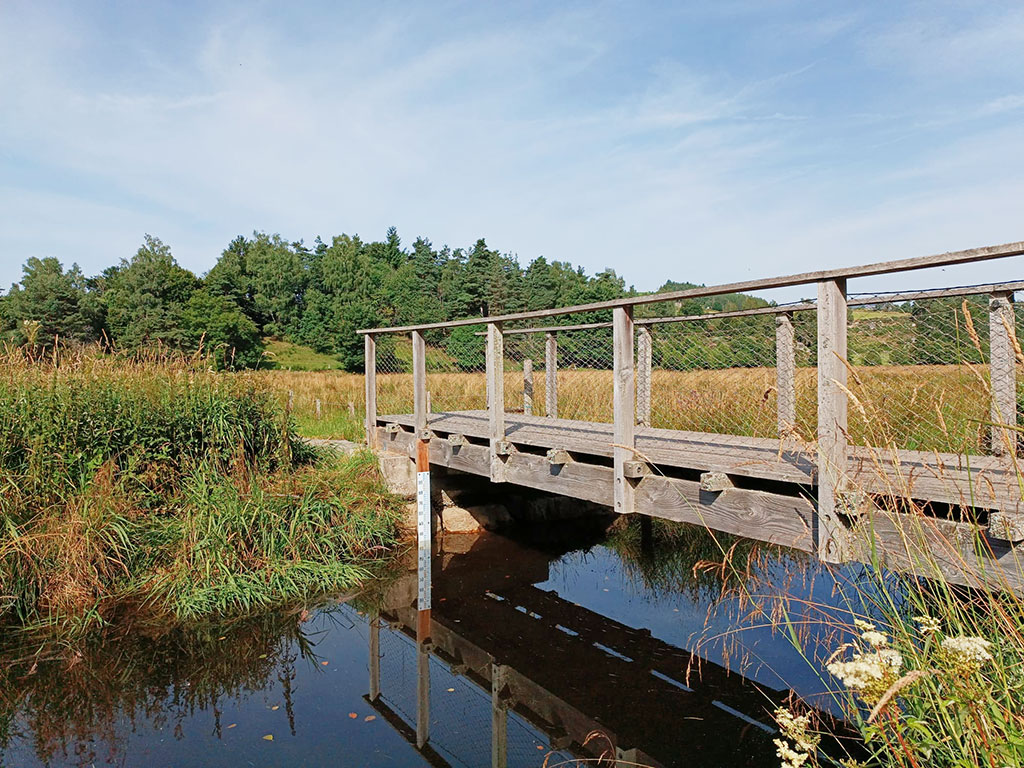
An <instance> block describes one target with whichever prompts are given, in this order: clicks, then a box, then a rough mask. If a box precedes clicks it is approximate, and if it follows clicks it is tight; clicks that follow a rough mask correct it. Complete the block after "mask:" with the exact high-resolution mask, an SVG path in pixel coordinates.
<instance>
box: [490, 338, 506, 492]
mask: <svg viewBox="0 0 1024 768" xmlns="http://www.w3.org/2000/svg"><path fill="white" fill-rule="evenodd" d="M487 424H488V437H489V442H490V449H491V451H490V453H491V482H492V483H502V482H504V481H505V461H504V459H502V457H501V455H499V453H498V446H499V444H501V443H504V442H505V342H504V335H503V334H502V332H501V324H500V323H488V324H487Z"/></svg>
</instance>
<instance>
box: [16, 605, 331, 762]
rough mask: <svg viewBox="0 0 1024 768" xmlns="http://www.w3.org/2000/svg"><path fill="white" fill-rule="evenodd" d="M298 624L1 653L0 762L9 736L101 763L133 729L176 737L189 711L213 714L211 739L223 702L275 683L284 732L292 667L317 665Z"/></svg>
mask: <svg viewBox="0 0 1024 768" xmlns="http://www.w3.org/2000/svg"><path fill="white" fill-rule="evenodd" d="M330 614H331V609H330V608H326V609H323V610H321V612H320V615H326V616H327V617H328V618H330ZM307 617H308V613H307V612H306V611H291V612H286V613H275V614H266V615H261V616H252V617H246V618H243V619H237V620H235V621H232V622H230V623H227V624H217V625H212V624H211V625H203V626H197V627H189V628H183V627H175V628H157V627H153V626H139V625H138V624H135V623H133V622H126V623H122V624H119V625H117V626H115V627H111V628H109V629H108V630H107V631H105V632H102V633H100V634H96V635H93V636H90V637H89V638H87V639H84V640H82V641H78V642H75V643H73V644H70V645H68V644H64V643H61V642H57V641H52V642H49V643H47V644H46V645H44V646H43V647H42V648H39V649H36V650H34V651H33V652H31V653H29V654H25V653H24V652H23V653H21V654H17V653H15V652H13V651H8V652H7V656H6V658H0V764H2V759H3V758H2V753H3V751H4V750H6V749H7V748H8V747H9V746H10V745H11V743H12V741H14V740H15V739H20V740H24V741H25V742H27V743H29V744H31V745H32V746H33V747H34V749H35V752H36V755H37V756H38V757H39V759H40V760H41V761H42V762H49V761H52V760H55V759H60V760H67V761H70V762H74V763H77V764H79V765H83V766H84V765H90V764H91V763H93V762H105V761H111V760H113V759H114V758H116V757H117V756H118V755H119V754H121V752H122V749H123V745H124V743H125V742H126V739H127V736H128V734H129V733H130V732H131V731H133V730H135V728H136V726H137V724H138V723H139V722H146V723H148V724H149V725H151V726H152V727H153V728H154V729H167V730H170V731H171V732H173V734H174V737H175V738H177V739H180V738H183V737H184V723H185V721H186V720H187V719H188V718H189V717H191V716H193V715H195V714H196V713H197V712H211V713H212V714H213V726H214V731H215V733H216V735H217V736H218V737H220V735H221V730H222V728H224V727H226V725H229V723H222V721H221V713H222V711H223V710H224V708H225V706H226V705H227V704H232V703H234V704H239V703H241V702H243V701H244V700H245V699H247V698H248V697H249V696H251V695H253V694H254V693H257V692H265V691H269V690H271V689H273V688H276V687H278V686H279V687H280V693H281V696H282V698H283V701H284V707H285V710H286V714H287V716H288V724H289V727H290V729H291V731H292V734H293V735H294V733H295V719H294V710H293V697H292V685H293V682H294V680H295V674H296V663H297V662H298V661H299V660H300V659H301V660H305V661H307V662H309V663H311V664H315V663H316V661H317V655H316V652H315V644H316V637H315V635H313V634H310V632H309V630H308V628H306V627H304V626H303V621H305V619H306V618H307ZM104 750H105V753H104Z"/></svg>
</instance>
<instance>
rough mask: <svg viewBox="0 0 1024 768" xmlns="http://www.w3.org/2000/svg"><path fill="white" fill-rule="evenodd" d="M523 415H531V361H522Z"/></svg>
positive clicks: (528, 359) (527, 359)
mask: <svg viewBox="0 0 1024 768" xmlns="http://www.w3.org/2000/svg"><path fill="white" fill-rule="evenodd" d="M523 413H525V414H526V415H527V416H530V415H531V414H533V360H531V359H530V358H526V359H525V360H523Z"/></svg>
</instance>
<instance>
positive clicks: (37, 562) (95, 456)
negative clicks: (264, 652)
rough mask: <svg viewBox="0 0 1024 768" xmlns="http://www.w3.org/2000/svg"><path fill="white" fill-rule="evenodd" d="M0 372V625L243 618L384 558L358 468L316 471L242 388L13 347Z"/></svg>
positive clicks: (365, 470)
mask: <svg viewBox="0 0 1024 768" xmlns="http://www.w3.org/2000/svg"><path fill="white" fill-rule="evenodd" d="M0 369H2V371H3V374H2V376H0V623H6V624H15V625H17V624H20V625H29V626H32V625H37V624H54V623H60V624H61V625H63V626H64V627H65V628H68V629H72V628H74V627H77V626H80V625H82V624H89V623H95V621H97V620H99V621H103V620H105V619H106V618H108V617H109V616H110V615H111V614H112V613H113V611H114V610H116V608H117V606H119V605H122V604H124V602H125V601H126V600H127V599H130V600H131V602H133V603H136V604H140V605H143V606H145V607H146V608H147V609H148V610H151V611H154V612H157V613H162V614H169V615H171V616H173V617H176V618H179V619H194V618H198V617H200V616H202V615H205V614H209V613H237V612H246V611H250V610H253V609H257V608H261V607H264V606H268V605H271V604H273V603H277V602H283V601H287V600H290V599H294V598H297V597H300V596H308V595H310V594H312V593H314V592H317V591H323V590H328V589H335V588H348V587H351V586H354V585H355V584H357V583H358V582H359V581H360V580H362V579H364V578H366V577H367V575H368V574H369V568H370V567H372V566H373V564H374V562H375V561H376V560H377V559H378V558H379V557H380V555H381V554H382V553H383V552H385V551H386V550H387V548H388V547H390V546H391V545H392V544H393V543H394V540H395V521H396V514H397V513H396V507H395V502H394V501H393V499H392V498H391V497H390V495H389V494H388V493H387V491H386V490H385V488H384V487H383V486H382V485H381V482H380V481H379V478H378V477H377V475H376V469H375V466H374V465H373V463H372V459H371V458H370V457H369V456H368V455H357V456H354V457H350V458H347V459H344V460H341V459H335V460H333V461H329V460H327V459H323V458H320V459H318V458H317V457H316V456H315V454H314V452H313V451H312V450H311V449H310V448H309V447H307V446H306V445H305V444H304V443H303V442H301V441H299V440H298V439H297V438H296V437H295V436H294V432H295V430H294V425H293V424H292V422H291V419H290V418H288V417H287V416H286V415H285V413H284V411H283V409H282V408H281V406H280V404H279V402H278V399H277V397H276V396H275V395H274V394H273V393H272V392H270V391H269V389H268V388H267V387H266V386H265V384H264V382H263V381H262V380H261V379H260V378H259V377H256V376H241V375H239V376H231V375H223V374H217V373H214V372H212V371H210V370H208V369H207V368H206V367H205V366H204V363H203V361H201V360H182V359H166V358H155V357H154V358H147V359H140V358H132V359H125V358H122V357H116V356H104V355H95V354H91V353H89V352H78V353H59V352H58V353H57V354H55V355H54V356H52V357H50V358H48V359H46V360H45V361H39V360H34V359H32V357H31V356H30V355H29V354H27V353H25V352H23V351H21V350H17V349H8V350H6V351H5V352H4V353H3V354H2V360H0Z"/></svg>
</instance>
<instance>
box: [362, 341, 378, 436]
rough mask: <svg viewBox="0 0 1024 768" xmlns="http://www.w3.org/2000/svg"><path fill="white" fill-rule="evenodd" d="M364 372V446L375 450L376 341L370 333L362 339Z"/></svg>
mask: <svg viewBox="0 0 1024 768" xmlns="http://www.w3.org/2000/svg"><path fill="white" fill-rule="evenodd" d="M363 355H364V358H365V367H364V370H365V372H366V381H365V384H366V445H367V446H368V447H369V449H370V450H371V451H373V450H376V448H377V339H376V337H375V336H374V335H373V334H372V333H368V334H366V335H365V336H364V337H363Z"/></svg>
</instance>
